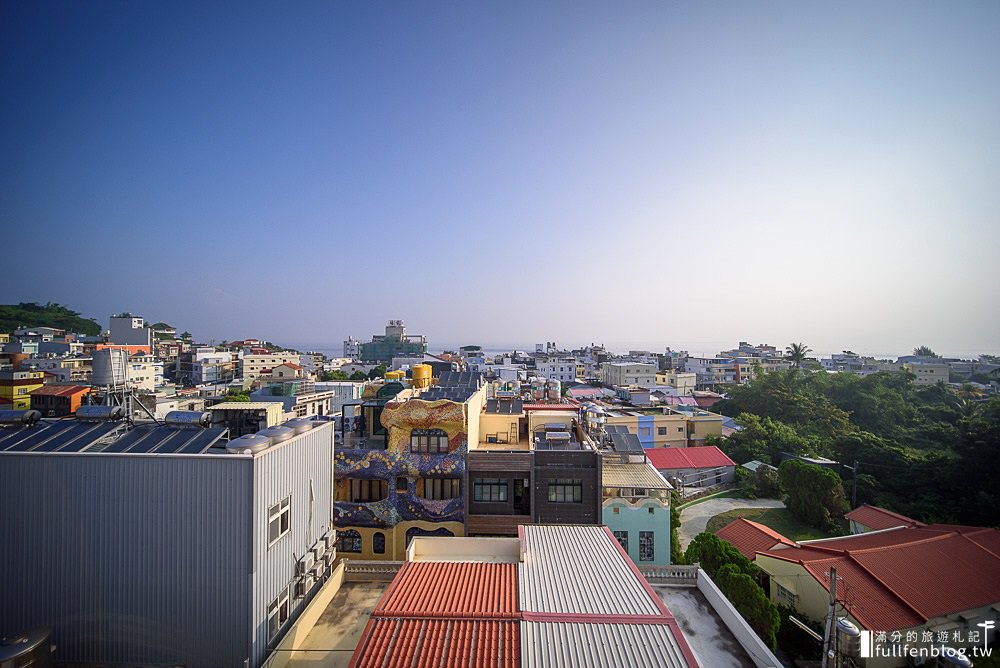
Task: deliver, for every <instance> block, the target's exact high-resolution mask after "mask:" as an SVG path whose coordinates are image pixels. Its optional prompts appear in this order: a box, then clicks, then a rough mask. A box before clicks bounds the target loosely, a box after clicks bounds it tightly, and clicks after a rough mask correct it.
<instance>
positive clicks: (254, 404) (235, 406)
mask: <svg viewBox="0 0 1000 668" xmlns="http://www.w3.org/2000/svg"><path fill="white" fill-rule="evenodd" d="M274 407H277V408H278V409H279V410H281V409H282V405H281V402H280V401H226V402H223V403H221V404H215V405H214V406H208V407H207V408H205V410H206V411H218V410H228V411H238V410H268V409H270V408H274Z"/></svg>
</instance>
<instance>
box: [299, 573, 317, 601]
mask: <svg viewBox="0 0 1000 668" xmlns="http://www.w3.org/2000/svg"><path fill="white" fill-rule="evenodd" d="M315 582H316V580H315V579H314V578H313V576H312V575H304V576H302V577H300V578H299V579H298V580H296V581H295V597H296V598H305V595H306V594H308V593H309V590H311V589H312V588H313V584H315Z"/></svg>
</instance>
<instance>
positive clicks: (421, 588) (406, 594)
mask: <svg viewBox="0 0 1000 668" xmlns="http://www.w3.org/2000/svg"><path fill="white" fill-rule="evenodd" d="M517 612H518V607H517V566H515V565H514V564H490V563H454V562H407V563H405V564H403V567H402V568H401V569H400V571H399V574H398V575H397V576H396V578H395V579H394V580H393V583H392V586H391V587H390V588H389V590H388V591H387V592H386V593H385V596H383V598H382V600H381V601H380V602H379V604H378V607H376V608H375V614H376V615H379V616H382V617H482V618H497V617H506V618H515V617H517Z"/></svg>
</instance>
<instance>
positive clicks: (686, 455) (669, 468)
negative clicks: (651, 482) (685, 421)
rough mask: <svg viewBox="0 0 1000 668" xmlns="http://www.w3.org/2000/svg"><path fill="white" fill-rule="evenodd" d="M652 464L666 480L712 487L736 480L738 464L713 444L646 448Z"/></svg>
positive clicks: (687, 485)
mask: <svg viewBox="0 0 1000 668" xmlns="http://www.w3.org/2000/svg"><path fill="white" fill-rule="evenodd" d="M646 456H647V457H648V458H649V461H650V463H651V464H652V465H653V466H654V467H655V468H656V470H657V471H659V472H660V473H661V474H662V475H663V476H664V477H665V478H666V479H667V480H673V479H677V480H679V481H680V483H681V485H682V486H683V487H685V488H687V487H711V486H713V485H722V484H725V483H730V482H733V481H735V480H736V463H735V462H734V461H733V460H732V459H730V458H729V457H727V456H726V454H725V453H724V452H722V450H719V448H717V447H715V446H714V445H704V446H695V447H690V448H653V449H649V450H646Z"/></svg>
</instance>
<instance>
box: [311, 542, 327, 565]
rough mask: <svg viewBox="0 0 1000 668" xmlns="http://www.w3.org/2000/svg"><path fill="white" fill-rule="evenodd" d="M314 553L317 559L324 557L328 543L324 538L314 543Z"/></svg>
mask: <svg viewBox="0 0 1000 668" xmlns="http://www.w3.org/2000/svg"><path fill="white" fill-rule="evenodd" d="M312 553H313V557H315V559H316V561H319V560H320V559H322V558H323V555H324V554H326V543H325V542H323V541H322V540H320V541H318V542H317V543H316V544H315V545H313V548H312Z"/></svg>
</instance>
